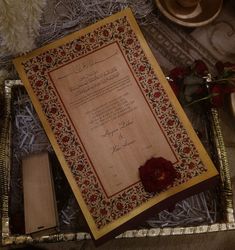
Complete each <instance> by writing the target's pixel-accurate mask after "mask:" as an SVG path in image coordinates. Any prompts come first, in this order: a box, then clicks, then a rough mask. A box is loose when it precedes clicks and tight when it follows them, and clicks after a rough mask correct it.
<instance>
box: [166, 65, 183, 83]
mask: <svg viewBox="0 0 235 250" xmlns="http://www.w3.org/2000/svg"><path fill="white" fill-rule="evenodd" d="M186 75H187V71H186V70H185V69H184V68H181V67H176V68H174V69H172V70H171V71H170V73H169V76H170V78H172V79H173V80H175V79H182V78H184V77H185V76H186Z"/></svg>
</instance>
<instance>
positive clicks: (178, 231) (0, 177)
mask: <svg viewBox="0 0 235 250" xmlns="http://www.w3.org/2000/svg"><path fill="white" fill-rule="evenodd" d="M16 86H23V83H22V82H21V81H20V80H6V81H5V98H4V101H5V111H4V115H3V122H2V124H3V126H2V127H1V130H0V139H1V144H0V185H1V186H0V194H1V197H0V215H1V226H0V232H1V235H0V239H1V244H2V245H3V246H6V245H11V244H23V243H30V244H32V243H38V242H59V241H71V240H84V239H90V238H91V236H90V234H89V233H84V232H77V233H57V234H53V235H48V236H42V237H39V238H36V239H35V238H34V239H33V238H32V237H31V236H29V235H11V233H10V228H9V215H8V206H9V188H10V186H9V183H10V169H11V160H10V159H11V134H12V127H11V103H12V89H13V88H14V87H16ZM210 122H211V128H212V133H213V137H214V143H215V149H216V153H217V157H218V163H219V172H220V177H221V183H222V187H223V190H222V191H221V196H222V199H223V201H224V204H225V209H224V217H225V219H226V222H221V223H213V224H210V225H200V226H189V227H165V228H150V229H138V230H129V231H126V232H124V233H122V234H120V235H119V236H117V237H116V238H117V239H118V238H133V237H137V238H139V237H156V236H170V235H188V234H199V233H207V232H218V231H227V230H233V229H235V219H234V214H233V211H234V208H233V197H232V185H231V180H230V173H229V164H228V159H227V153H226V149H225V144H224V140H223V134H222V130H221V127H220V118H219V113H218V110H216V109H211V111H210Z"/></svg>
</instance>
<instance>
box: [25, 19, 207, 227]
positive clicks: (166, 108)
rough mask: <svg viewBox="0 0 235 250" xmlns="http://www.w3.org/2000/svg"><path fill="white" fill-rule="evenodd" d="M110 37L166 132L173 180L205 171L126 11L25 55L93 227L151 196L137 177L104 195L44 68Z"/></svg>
mask: <svg viewBox="0 0 235 250" xmlns="http://www.w3.org/2000/svg"><path fill="white" fill-rule="evenodd" d="M113 42H117V43H118V44H119V46H120V48H121V50H122V51H123V54H124V55H125V59H126V61H127V62H128V64H129V65H130V66H131V69H132V70H133V73H134V75H135V76H136V80H137V82H138V84H139V85H140V87H141V91H142V93H144V96H145V99H146V101H147V102H148V104H149V105H150V107H151V109H152V110H153V111H154V115H155V117H156V118H157V120H158V121H159V123H160V125H161V127H162V128H163V130H164V132H165V134H166V135H167V137H168V141H169V144H170V145H171V147H172V148H173V149H174V151H175V152H176V154H177V155H178V158H179V162H178V163H176V164H175V168H176V169H177V172H178V173H179V176H180V178H178V179H177V180H176V181H175V183H174V185H175V186H177V185H180V184H182V183H185V182H187V181H188V180H190V179H192V178H193V177H195V176H198V175H200V174H202V173H203V172H205V171H206V167H205V166H204V165H203V163H202V162H201V160H200V158H199V154H198V152H197V150H196V148H195V147H194V145H193V143H192V141H191V140H190V138H189V136H188V134H187V132H186V130H185V129H184V127H183V125H182V123H181V122H180V121H179V119H178V116H177V113H176V111H175V110H174V108H173V106H172V104H171V102H170V100H169V98H168V96H167V94H166V92H165V90H164V88H163V87H162V85H161V84H160V82H159V81H158V79H157V77H156V75H155V72H154V70H153V68H152V66H151V64H150V63H149V61H148V59H147V57H146V55H145V53H144V51H143V49H142V48H141V45H140V42H139V41H138V39H137V37H136V35H135V33H134V31H133V30H132V28H131V26H130V24H129V22H128V19H127V18H126V17H123V18H120V19H118V20H116V21H114V22H111V23H108V24H105V25H103V26H101V27H99V28H97V29H96V30H94V31H93V32H90V33H87V34H86V35H83V36H81V37H79V38H78V39H76V40H73V41H72V42H69V43H66V44H64V45H62V46H59V47H57V48H54V49H50V50H48V51H47V52H45V53H42V54H40V55H38V56H36V57H33V58H31V59H29V60H28V61H25V62H24V63H23V66H24V69H25V71H26V73H27V76H28V79H29V81H30V84H31V86H32V88H33V91H34V93H35V94H36V96H37V97H38V100H39V102H40V104H41V107H42V109H43V111H44V113H45V115H46V118H47V120H48V122H49V124H50V125H51V128H52V131H53V133H54V135H55V137H56V140H57V142H58V145H59V146H60V149H61V151H62V152H63V154H64V157H65V159H66V162H67V164H68V166H69V167H70V169H71V172H72V174H73V176H74V179H75V180H76V183H77V185H78V186H79V188H80V190H81V193H82V195H83V198H84V200H85V202H86V204H87V206H88V207H89V211H90V213H91V214H92V217H93V219H94V221H95V223H96V225H97V227H98V228H102V227H103V226H105V225H107V224H108V223H109V222H112V221H114V220H116V219H118V218H120V217H121V216H123V215H125V214H127V213H129V212H130V211H131V210H133V209H134V208H136V207H138V206H139V205H141V204H143V203H144V202H146V201H147V200H148V199H150V198H151V197H153V194H149V193H146V192H145V191H144V189H143V187H142V185H141V183H137V184H135V185H133V186H132V187H130V188H128V189H126V190H124V191H122V192H120V193H118V194H117V195H115V196H114V197H111V198H109V199H108V198H107V197H106V196H105V194H104V192H103V190H102V187H101V184H100V183H99V181H98V178H97V176H96V174H95V172H94V169H93V168H92V167H91V166H90V164H89V161H88V158H87V155H86V154H85V152H84V151H83V149H82V147H81V142H80V141H79V138H78V137H77V136H76V133H75V130H74V128H73V126H72V124H71V122H70V120H69V117H68V115H67V114H66V112H65V110H64V109H63V105H62V103H61V101H60V98H59V97H58V94H57V92H56V91H55V89H54V86H53V83H52V81H51V80H50V77H49V73H50V71H52V70H53V69H56V68H58V67H61V66H63V65H65V64H67V63H68V62H71V61H74V60H77V59H79V58H80V57H82V56H84V55H86V54H87V53H90V52H92V51H95V50H97V49H100V48H102V47H104V46H107V45H109V44H111V43H113ZM61 111H63V112H61ZM97 208H98V209H97Z"/></svg>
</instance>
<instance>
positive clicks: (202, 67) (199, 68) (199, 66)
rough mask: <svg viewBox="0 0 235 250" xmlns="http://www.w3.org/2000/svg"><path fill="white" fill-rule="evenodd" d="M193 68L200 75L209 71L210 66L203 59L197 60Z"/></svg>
mask: <svg viewBox="0 0 235 250" xmlns="http://www.w3.org/2000/svg"><path fill="white" fill-rule="evenodd" d="M193 68H194V71H195V73H196V74H197V75H199V76H205V75H206V74H207V73H208V67H207V66H206V64H205V63H204V62H203V61H202V60H196V61H195V62H194V66H193Z"/></svg>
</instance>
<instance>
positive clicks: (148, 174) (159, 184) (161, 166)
mask: <svg viewBox="0 0 235 250" xmlns="http://www.w3.org/2000/svg"><path fill="white" fill-rule="evenodd" d="M139 174H140V179H141V182H142V184H143V186H144V189H145V191H146V192H160V191H162V190H164V189H166V188H167V187H169V186H171V185H172V184H173V183H174V180H175V178H176V176H177V172H176V170H175V168H174V166H173V164H172V162H171V161H168V160H166V159H164V158H163V157H157V158H151V159H150V160H148V161H147V162H146V163H145V164H144V165H143V166H141V167H140V168H139Z"/></svg>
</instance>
